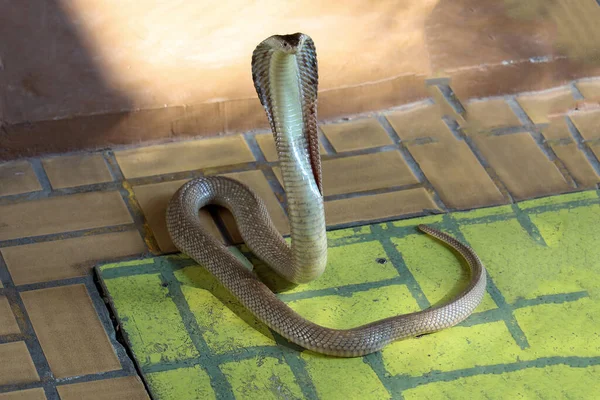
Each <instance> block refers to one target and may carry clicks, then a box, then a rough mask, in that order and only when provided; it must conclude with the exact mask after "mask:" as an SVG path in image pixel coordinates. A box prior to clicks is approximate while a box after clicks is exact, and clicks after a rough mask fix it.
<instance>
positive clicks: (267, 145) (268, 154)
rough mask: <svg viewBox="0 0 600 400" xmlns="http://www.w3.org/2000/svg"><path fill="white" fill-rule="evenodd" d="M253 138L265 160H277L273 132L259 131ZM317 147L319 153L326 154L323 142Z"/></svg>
mask: <svg viewBox="0 0 600 400" xmlns="http://www.w3.org/2000/svg"><path fill="white" fill-rule="evenodd" d="M255 138H256V142H257V143H258V147H259V148H260V151H262V153H263V155H264V156H265V160H267V162H276V161H279V158H278V157H277V148H276V147H275V141H274V140H273V134H271V133H261V134H258V135H256V136H255ZM319 148H320V151H321V155H323V154H327V151H326V150H325V147H323V143H319Z"/></svg>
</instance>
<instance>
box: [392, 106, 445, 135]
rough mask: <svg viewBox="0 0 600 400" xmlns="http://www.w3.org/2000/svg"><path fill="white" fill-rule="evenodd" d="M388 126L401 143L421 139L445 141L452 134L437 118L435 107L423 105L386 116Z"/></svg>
mask: <svg viewBox="0 0 600 400" xmlns="http://www.w3.org/2000/svg"><path fill="white" fill-rule="evenodd" d="M386 118H387V120H388V121H389V123H390V125H392V127H393V128H394V130H395V131H396V133H397V134H398V136H400V138H401V139H402V140H403V141H413V140H417V139H421V138H437V139H445V138H448V137H450V136H451V135H452V134H451V132H450V131H449V130H448V127H447V126H446V124H445V123H444V121H442V119H441V118H440V117H439V109H438V107H437V106H435V105H424V106H419V107H415V108H411V109H409V110H402V111H397V112H394V113H391V114H388V115H386Z"/></svg>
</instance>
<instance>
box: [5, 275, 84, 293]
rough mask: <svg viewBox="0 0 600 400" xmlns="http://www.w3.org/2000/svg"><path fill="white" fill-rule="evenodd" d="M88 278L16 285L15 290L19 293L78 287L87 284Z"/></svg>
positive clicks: (79, 277)
mask: <svg viewBox="0 0 600 400" xmlns="http://www.w3.org/2000/svg"><path fill="white" fill-rule="evenodd" d="M85 281H86V277H85V276H77V277H73V278H64V279H55V280H52V281H45V282H36V283H27V284H24V285H18V286H17V285H15V289H16V290H17V291H18V292H19V293H23V292H30V291H32V290H40V289H50V288H55V287H59V286H69V285H77V284H85Z"/></svg>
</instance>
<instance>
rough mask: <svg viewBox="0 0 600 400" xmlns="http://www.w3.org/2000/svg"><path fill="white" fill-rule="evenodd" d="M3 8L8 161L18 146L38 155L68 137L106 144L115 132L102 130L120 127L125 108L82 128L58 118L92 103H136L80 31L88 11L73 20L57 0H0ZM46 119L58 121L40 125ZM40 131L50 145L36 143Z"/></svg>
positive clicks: (0, 49) (109, 107) (0, 107)
mask: <svg viewBox="0 0 600 400" xmlns="http://www.w3.org/2000/svg"><path fill="white" fill-rule="evenodd" d="M0 10H2V12H0V38H2V40H0V127H1V131H0V139H1V141H2V146H1V147H0V160H1V159H3V158H5V156H6V154H7V153H10V152H11V147H12V145H14V146H17V147H21V148H22V147H32V148H29V149H28V150H29V151H30V152H32V153H35V152H36V150H37V149H35V148H33V147H35V146H41V147H43V148H44V151H47V152H52V151H53V143H58V142H63V141H64V140H65V138H67V137H68V141H70V142H71V144H72V147H73V148H89V147H94V146H96V145H97V144H99V143H104V142H105V141H106V140H107V138H106V137H103V138H102V137H100V136H102V135H104V132H106V131H110V130H111V127H112V126H114V125H118V124H119V123H120V119H121V118H122V117H123V114H121V115H119V114H117V115H115V114H113V115H111V116H110V117H106V118H103V119H101V120H97V119H96V120H95V121H94V123H93V125H94V126H89V127H88V128H89V129H86V130H80V128H81V124H77V125H78V126H77V131H73V130H72V129H70V126H69V125H70V122H69V121H68V120H65V121H60V120H58V119H60V118H62V117H65V116H70V117H73V116H77V115H83V114H85V113H86V112H87V111H88V110H90V109H92V110H95V111H96V112H97V113H103V112H109V111H114V110H129V109H130V108H131V102H130V100H129V99H128V98H127V97H126V96H124V95H123V94H121V93H120V92H119V91H118V90H115V89H114V88H112V87H110V85H109V84H108V83H107V80H106V79H104V76H103V74H102V70H101V68H100V67H99V63H98V59H97V56H96V55H94V54H91V53H90V51H89V48H90V46H89V44H88V43H86V40H85V38H84V36H83V35H82V34H81V32H80V31H79V26H81V24H84V23H87V22H88V21H86V20H85V18H86V16H85V15H82V16H80V17H79V18H80V19H74V18H72V16H70V15H69V14H68V13H67V12H66V11H65V9H64V8H63V6H62V4H61V2H59V1H57V0H23V1H12V0H0ZM49 77H51V79H49ZM45 120H55V121H53V122H50V124H51V126H48V125H45V126H43V127H40V125H39V124H36V122H38V121H45ZM71 123H72V122H71ZM100 125H101V126H100ZM36 129H43V130H44V132H35V130H36ZM40 135H42V136H44V143H38V142H37V140H36V141H32V142H31V143H28V141H27V138H28V137H31V138H38V137H39V136H40ZM109 140H110V139H109ZM12 150H14V148H13V149H12ZM61 150H62V149H61Z"/></svg>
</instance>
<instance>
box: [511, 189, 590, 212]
mask: <svg viewBox="0 0 600 400" xmlns="http://www.w3.org/2000/svg"><path fill="white" fill-rule="evenodd" d="M580 201H593V202H596V203H600V198H598V193H596V192H595V191H593V190H589V191H586V192H577V193H568V194H563V195H562V196H550V197H542V198H539V199H533V200H526V201H522V202H520V203H519V208H520V209H521V210H527V209H531V208H536V207H540V206H552V205H556V206H560V205H563V204H565V203H570V202H580Z"/></svg>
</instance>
